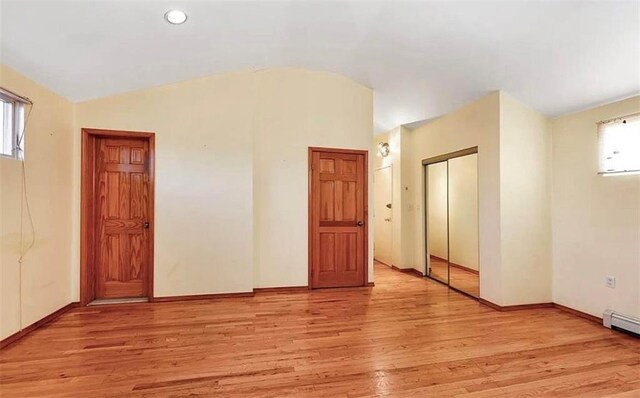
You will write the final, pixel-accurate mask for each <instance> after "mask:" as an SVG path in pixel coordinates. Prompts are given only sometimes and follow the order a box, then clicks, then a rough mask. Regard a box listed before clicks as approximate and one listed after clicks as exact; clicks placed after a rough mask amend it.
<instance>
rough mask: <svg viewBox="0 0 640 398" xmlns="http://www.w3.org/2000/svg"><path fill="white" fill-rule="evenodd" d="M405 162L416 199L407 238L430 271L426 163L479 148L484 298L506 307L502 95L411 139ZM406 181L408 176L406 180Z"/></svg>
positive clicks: (416, 262)
mask: <svg viewBox="0 0 640 398" xmlns="http://www.w3.org/2000/svg"><path fill="white" fill-rule="evenodd" d="M408 137H409V140H408V141H409V142H408V145H407V146H406V147H405V146H403V150H404V152H403V157H405V156H406V157H408V159H409V166H408V167H407V172H406V175H407V181H408V182H407V188H408V190H406V191H403V193H407V195H408V197H409V198H410V203H409V204H408V210H407V214H408V216H409V217H408V218H409V219H410V220H411V223H410V224H409V223H407V225H406V226H405V225H403V229H404V228H405V227H406V228H408V231H407V236H408V238H407V239H408V240H409V239H410V242H411V243H410V247H411V251H412V252H413V258H412V264H413V267H414V268H416V269H418V270H420V271H422V272H424V269H425V246H424V243H423V242H424V206H423V198H424V196H423V195H424V187H423V186H424V184H423V167H422V160H423V159H428V158H431V157H435V156H438V155H443V154H447V153H451V152H455V151H458V150H461V149H466V148H470V147H474V146H477V147H478V176H479V177H478V191H479V202H478V219H479V263H480V269H481V272H480V295H481V297H482V298H484V299H486V300H489V301H491V302H493V303H496V304H499V305H502V304H503V300H502V272H501V267H500V266H501V255H500V245H501V234H500V93H499V92H494V93H491V94H489V95H487V96H485V97H482V98H480V99H479V100H477V101H475V102H473V103H471V104H468V105H466V106H464V107H462V108H461V109H459V110H457V111H454V112H452V113H449V114H447V115H444V116H442V117H440V118H438V119H436V120H433V121H431V122H429V123H427V124H425V125H423V126H420V127H418V128H415V129H414V130H412V131H410V132H409V134H408ZM403 178H404V176H403Z"/></svg>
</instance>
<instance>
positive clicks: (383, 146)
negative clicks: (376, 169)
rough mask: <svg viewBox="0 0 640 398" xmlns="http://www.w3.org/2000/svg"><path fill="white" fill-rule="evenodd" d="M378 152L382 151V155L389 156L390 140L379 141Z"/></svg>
mask: <svg viewBox="0 0 640 398" xmlns="http://www.w3.org/2000/svg"><path fill="white" fill-rule="evenodd" d="M378 152H380V155H382V157H383V158H386V157H387V156H389V143H388V142H381V143H379V144H378Z"/></svg>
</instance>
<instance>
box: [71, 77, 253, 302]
mask: <svg viewBox="0 0 640 398" xmlns="http://www.w3.org/2000/svg"><path fill="white" fill-rule="evenodd" d="M251 76H252V74H251V73H250V72H237V73H228V74H224V75H216V76H211V77H207V78H204V79H197V80H191V81H188V82H183V83H178V84H173V85H168V86H162V87H158V88H153V89H148V90H142V91H137V92H133V93H128V94H123V95H118V96H114V97H108V98H103V99H97V100H93V101H88V102H83V103H79V104H77V106H76V120H75V126H76V134H75V135H76V138H77V139H76V147H75V151H76V152H75V158H76V164H75V171H74V181H76V183H79V181H80V167H79V166H80V163H79V159H80V145H79V144H80V142H79V138H80V136H81V134H80V128H82V127H94V128H103V129H113V130H132V131H152V132H155V133H156V159H155V166H156V177H155V187H156V193H155V195H156V196H155V197H156V199H155V206H156V208H155V245H154V247H155V255H154V256H155V257H154V261H155V266H154V294H155V296H159V297H161V296H177V295H189V294H206V293H218V292H247V291H251V290H252V289H253V266H252V264H253V239H252V237H253V233H252V228H253V186H252V178H253V153H252V146H253V139H252V128H253V111H254V106H253V102H252V101H251V100H250V99H251V98H253V97H254V84H253V81H252V78H251ZM79 194H80V191H79V184H77V185H76V190H75V201H74V205H75V206H74V209H75V213H76V215H78V214H79V209H80V206H79V204H80V195H79ZM79 236H80V231H79V224H78V223H76V224H75V229H74V238H75V243H76V244H75V245H74V253H79V246H78V242H79ZM78 270H79V261H78V259H76V261H75V262H74V271H75V272H74V278H75V279H76V280H77V278H79V276H78ZM74 293H75V294H76V295H77V294H78V291H77V288H76V289H75V291H74Z"/></svg>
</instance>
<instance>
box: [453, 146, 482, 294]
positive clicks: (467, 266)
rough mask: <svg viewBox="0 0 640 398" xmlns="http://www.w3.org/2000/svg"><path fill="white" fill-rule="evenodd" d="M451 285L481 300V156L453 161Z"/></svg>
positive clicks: (454, 159) (475, 155) (464, 157)
mask: <svg viewBox="0 0 640 398" xmlns="http://www.w3.org/2000/svg"><path fill="white" fill-rule="evenodd" d="M448 162H449V180H448V181H449V182H448V187H449V195H448V197H449V204H448V209H449V223H448V225H449V284H450V285H451V287H454V288H456V289H458V290H461V291H463V292H465V293H468V294H470V295H472V296H476V297H477V296H478V294H479V291H480V287H479V283H480V281H479V279H480V278H479V267H478V155H477V154H473V155H467V156H461V157H457V158H453V159H449V160H448Z"/></svg>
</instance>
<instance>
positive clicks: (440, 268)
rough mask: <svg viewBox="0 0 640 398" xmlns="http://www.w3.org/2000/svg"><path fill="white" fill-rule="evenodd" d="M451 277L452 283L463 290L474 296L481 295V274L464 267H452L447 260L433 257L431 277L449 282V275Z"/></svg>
mask: <svg viewBox="0 0 640 398" xmlns="http://www.w3.org/2000/svg"><path fill="white" fill-rule="evenodd" d="M449 273H450V277H451V281H450V285H451V286H453V287H455V288H456V289H459V290H462V291H463V292H465V293H468V294H470V295H472V296H474V297H479V296H480V276H479V275H478V274H475V273H473V272H469V271H467V270H464V269H462V268H458V267H451V268H450V269H449V264H447V262H446V261H441V260H435V259H433V258H432V259H431V277H432V278H436V279H438V280H439V281H442V282H444V283H447V277H448V276H449Z"/></svg>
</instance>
